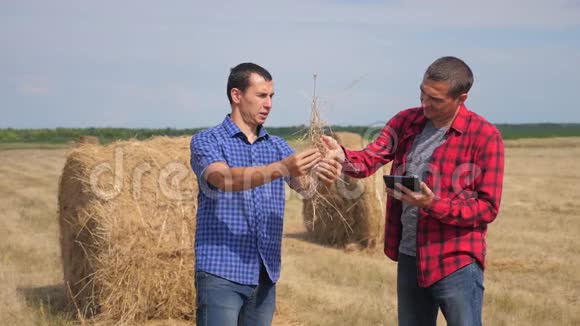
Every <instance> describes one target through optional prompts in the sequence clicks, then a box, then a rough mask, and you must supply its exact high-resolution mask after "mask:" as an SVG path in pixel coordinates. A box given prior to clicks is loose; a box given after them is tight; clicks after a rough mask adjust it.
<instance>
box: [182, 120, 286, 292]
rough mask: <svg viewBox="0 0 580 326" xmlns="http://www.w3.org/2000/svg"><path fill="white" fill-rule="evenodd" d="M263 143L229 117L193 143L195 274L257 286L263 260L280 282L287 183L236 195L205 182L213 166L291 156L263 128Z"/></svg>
mask: <svg viewBox="0 0 580 326" xmlns="http://www.w3.org/2000/svg"><path fill="white" fill-rule="evenodd" d="M259 128H260V129H259V134H258V139H257V140H256V141H255V142H254V143H253V144H250V143H249V142H248V139H247V138H246V136H245V135H244V133H242V132H241V131H240V129H239V128H238V126H236V124H235V123H234V122H233V121H232V119H231V118H230V116H229V115H228V116H226V118H225V119H224V121H223V122H222V123H221V124H220V125H218V126H216V127H213V128H210V129H206V130H203V131H200V132H198V133H196V134H195V135H193V138H192V139H191V167H192V168H193V171H194V172H195V174H196V175H197V180H198V185H199V196H198V208H197V228H196V231H195V270H196V271H203V272H206V273H210V274H214V275H217V276H220V277H223V278H225V279H227V280H230V281H233V282H236V283H240V284H252V285H257V284H258V281H259V278H260V268H261V261H263V263H264V266H265V267H266V271H267V272H268V275H269V276H270V279H271V280H272V281H273V282H276V281H277V280H278V278H279V277H280V262H281V258H280V253H281V245H282V225H283V218H284V204H285V202H284V201H285V195H284V179H282V178H279V179H276V180H274V181H272V182H270V183H267V184H264V185H262V186H259V187H256V188H253V189H250V190H246V191H237V192H223V191H220V190H218V189H217V188H215V187H213V186H212V185H210V184H209V183H208V182H207V181H205V179H204V178H203V174H204V172H205V169H206V168H207V167H208V166H209V165H210V164H212V163H215V162H219V161H223V162H226V163H227V164H228V165H229V166H230V167H241V166H257V165H266V164H270V163H272V162H276V161H280V160H282V159H284V158H285V157H287V156H289V155H292V154H293V153H294V151H293V150H292V148H291V147H290V146H289V145H288V143H287V142H286V141H285V140H283V139H282V138H279V137H276V136H271V135H269V134H268V133H267V132H266V129H264V128H263V127H259Z"/></svg>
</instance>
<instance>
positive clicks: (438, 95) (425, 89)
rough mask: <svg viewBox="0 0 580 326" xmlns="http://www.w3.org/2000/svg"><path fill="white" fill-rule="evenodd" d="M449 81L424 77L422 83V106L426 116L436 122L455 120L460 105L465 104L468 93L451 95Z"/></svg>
mask: <svg viewBox="0 0 580 326" xmlns="http://www.w3.org/2000/svg"><path fill="white" fill-rule="evenodd" d="M449 86H450V85H449V82H446V81H433V80H429V79H423V82H422V83H421V106H422V108H423V114H425V117H426V118H427V119H429V120H431V121H434V122H446V121H450V120H453V118H454V117H455V113H456V111H457V108H458V107H459V105H461V104H463V102H464V101H465V99H466V98H467V94H462V95H460V96H459V97H457V98H453V97H452V96H450V95H449Z"/></svg>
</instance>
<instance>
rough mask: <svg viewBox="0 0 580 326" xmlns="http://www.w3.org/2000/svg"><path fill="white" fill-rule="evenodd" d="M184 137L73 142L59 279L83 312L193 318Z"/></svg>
mask: <svg viewBox="0 0 580 326" xmlns="http://www.w3.org/2000/svg"><path fill="white" fill-rule="evenodd" d="M189 141H190V138H189V137H183V138H167V137H158V138H154V139H152V140H149V141H146V142H138V141H124V142H116V143H112V144H110V145H108V146H98V145H92V144H79V146H78V147H76V148H74V149H72V151H71V152H70V153H69V155H68V158H67V161H66V164H65V167H64V169H63V173H62V176H61V179H60V186H59V197H58V201H59V202H58V204H59V225H60V243H61V254H62V262H63V269H64V281H65V284H66V285H67V286H68V287H70V292H71V293H72V299H74V302H73V303H74V304H75V305H76V306H77V307H78V309H79V310H80V311H81V313H82V314H84V315H85V316H87V315H95V314H98V316H96V319H103V320H114V321H115V322H118V323H134V322H137V321H143V320H147V319H158V318H159V319H166V318H187V319H191V318H194V314H195V291H194V282H193V276H194V270H193V267H194V256H193V239H194V231H195V216H196V209H197V192H198V190H197V182H196V179H195V175H194V173H193V172H192V171H191V168H190V165H189Z"/></svg>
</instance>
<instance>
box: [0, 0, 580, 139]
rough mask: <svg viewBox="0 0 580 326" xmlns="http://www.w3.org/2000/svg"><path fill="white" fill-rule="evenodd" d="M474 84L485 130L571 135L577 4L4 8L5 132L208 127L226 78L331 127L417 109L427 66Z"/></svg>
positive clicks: (4, 1)
mask: <svg viewBox="0 0 580 326" xmlns="http://www.w3.org/2000/svg"><path fill="white" fill-rule="evenodd" d="M444 55H454V56H458V57H460V58H462V59H464V60H465V61H466V62H467V63H468V64H469V65H470V66H471V68H472V69H473V71H474V74H475V84H474V87H473V89H472V91H471V92H470V98H469V99H468V101H467V104H468V107H469V108H470V109H472V110H473V111H476V112H478V113H480V114H481V115H483V116H484V117H486V118H487V119H488V120H490V121H492V122H495V123H528V122H580V107H579V105H578V103H579V101H578V94H579V93H580V1H570V0H554V1H548V0H543V1H539V0H530V1H523V0H514V1H510V2H507V1H499V0H490V1H485V2H482V1H450V0H441V1H436V2H435V1H415V0H410V1H379V0H366V1H347V0H334V1H332V0H311V1H306V0H296V1H286V0H280V1H271V0H270V1H245V2H242V1H212V2H206V1H163V2H162V1H147V0H140V1H136V0H132V1H121V0H118V1H110V0H102V1H96V0H82V1H81V0H77V1H72V0H71V1H65V0H51V1H28V0H22V1H8V0H0V128H6V127H15V128H54V127H91V126H95V127H105V126H113V127H151V128H164V127H174V128H190V127H192V128H193V127H204V126H211V125H215V124H217V123H219V122H221V120H222V119H223V117H224V115H225V114H227V113H228V112H229V110H230V108H229V104H228V102H227V98H226V95H225V84H226V79H227V75H228V73H229V68H231V67H233V66H235V65H236V64H238V63H240V62H245V61H252V62H255V63H258V64H260V65H263V66H264V67H266V68H267V69H268V70H270V72H271V73H272V75H273V76H274V81H275V90H276V96H275V98H274V109H273V111H272V113H271V115H270V117H269V120H268V122H267V125H270V126H287V125H299V124H303V123H307V121H308V118H309V110H310V101H311V93H312V75H313V74H314V73H316V74H318V82H317V89H318V94H319V97H320V102H321V107H322V117H323V119H325V120H326V121H327V122H329V123H330V124H338V125H376V124H382V123H384V122H385V121H387V120H388V119H389V118H390V117H391V116H392V115H394V114H395V113H397V112H398V111H400V110H402V109H405V108H408V107H412V106H417V105H418V104H419V100H418V97H419V83H420V81H421V77H422V74H423V72H424V71H425V69H426V67H427V66H428V65H429V64H430V63H431V62H432V61H433V60H435V59H436V58H438V57H440V56H444Z"/></svg>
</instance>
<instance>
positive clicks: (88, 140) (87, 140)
mask: <svg viewBox="0 0 580 326" xmlns="http://www.w3.org/2000/svg"><path fill="white" fill-rule="evenodd" d="M77 143H79V144H93V145H99V144H100V141H99V137H95V136H80V137H79V140H78V141H77Z"/></svg>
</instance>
